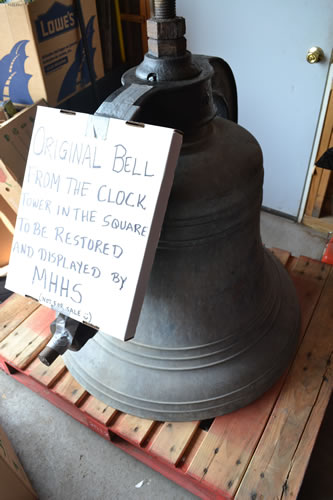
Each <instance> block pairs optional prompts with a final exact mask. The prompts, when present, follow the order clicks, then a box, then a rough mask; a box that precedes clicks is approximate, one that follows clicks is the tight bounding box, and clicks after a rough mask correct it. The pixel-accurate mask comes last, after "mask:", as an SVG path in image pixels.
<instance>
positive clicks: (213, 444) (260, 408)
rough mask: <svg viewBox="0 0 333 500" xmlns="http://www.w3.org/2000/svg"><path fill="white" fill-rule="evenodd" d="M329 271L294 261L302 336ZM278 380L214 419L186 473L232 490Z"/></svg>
mask: <svg viewBox="0 0 333 500" xmlns="http://www.w3.org/2000/svg"><path fill="white" fill-rule="evenodd" d="M329 271H330V266H326V265H322V264H321V263H320V262H317V261H312V260H311V259H307V258H304V257H301V258H300V259H297V260H295V261H294V267H293V271H292V278H293V280H294V283H295V286H296V289H297V293H298V297H299V300H300V305H301V310H302V324H301V335H300V338H301V339H302V337H303V336H304V334H305V331H306V329H307V327H308V324H309V321H310V319H311V317H312V314H313V311H314V310H315V307H316V304H317V303H318V300H319V297H320V294H321V292H322V289H323V286H324V283H325V281H326V278H327V276H328V274H329ZM281 384H282V379H281V380H280V381H279V382H278V383H277V384H276V385H275V386H274V387H273V388H272V389H271V390H270V391H268V392H267V393H266V394H265V395H264V396H263V397H262V398H260V399H259V400H258V401H256V402H255V403H253V404H252V405H250V406H248V407H246V408H243V409H241V410H239V411H238V412H234V413H232V414H230V415H224V416H223V417H219V418H217V419H215V420H214V422H213V425H212V426H211V428H210V429H209V431H208V434H207V436H206V438H205V439H204V441H203V444H202V446H201V448H199V450H198V452H197V455H196V456H195V457H194V459H193V461H192V463H191V464H190V467H189V469H188V473H189V474H190V475H191V476H193V477H195V478H196V479H198V480H200V481H204V482H206V483H207V484H209V486H210V487H213V488H214V489H216V490H218V489H220V490H222V491H224V492H226V493H228V494H230V495H233V494H235V493H236V490H237V488H238V486H239V483H240V481H241V479H242V477H243V474H244V473H245V470H246V467H247V465H248V463H249V461H250V459H251V456H252V454H253V452H254V450H255V447H256V445H257V443H258V441H259V439H260V436H261V434H262V432H263V430H264V427H265V424H266V422H267V420H268V418H269V415H270V412H271V410H272V408H273V405H274V402H275V401H276V399H277V397H278V394H279V391H280V389H281ZM249 429H250V432H249ZM216 450H218V451H216Z"/></svg>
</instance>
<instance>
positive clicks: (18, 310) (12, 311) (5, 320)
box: [0, 294, 39, 342]
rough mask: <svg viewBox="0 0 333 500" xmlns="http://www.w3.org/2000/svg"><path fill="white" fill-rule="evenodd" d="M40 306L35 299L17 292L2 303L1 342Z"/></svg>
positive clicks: (0, 312) (0, 313) (0, 318)
mask: <svg viewBox="0 0 333 500" xmlns="http://www.w3.org/2000/svg"><path fill="white" fill-rule="evenodd" d="M38 307H39V303H38V302H36V301H35V300H33V299H28V298H26V297H22V296H21V295H16V294H13V295H11V296H10V297H9V298H8V299H7V300H6V301H5V302H3V303H2V304H1V305H0V342H1V341H2V340H3V339H4V338H6V337H7V335H9V334H10V333H11V332H12V331H13V330H14V329H15V328H16V327H17V326H18V325H19V324H20V323H22V321H24V320H25V319H26V318H27V317H28V316H29V315H30V314H31V313H32V312H33V311H35V310H36V309H38Z"/></svg>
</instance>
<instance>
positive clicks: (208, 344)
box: [64, 58, 299, 421]
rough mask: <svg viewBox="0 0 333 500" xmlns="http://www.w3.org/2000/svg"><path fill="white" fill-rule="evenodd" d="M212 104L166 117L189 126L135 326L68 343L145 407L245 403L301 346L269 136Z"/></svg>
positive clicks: (165, 416)
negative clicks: (270, 171) (190, 114)
mask: <svg viewBox="0 0 333 500" xmlns="http://www.w3.org/2000/svg"><path fill="white" fill-rule="evenodd" d="M198 64H199V66H200V65H201V66H202V69H201V72H200V75H201V76H199V77H198V76H194V77H191V78H192V80H193V86H194V87H195V85H197V87H198V88H200V93H201V95H203V94H204V93H205V90H204V91H203V90H202V89H205V88H206V87H207V88H208V90H209V85H210V81H211V76H209V75H211V72H212V68H211V66H209V64H208V63H207V61H206V62H203V59H200V58H199V63H198ZM209 68H210V69H209ZM205 71H206V73H207V75H208V76H207V75H206V76H204V73H205ZM209 72H210V73H209ZM128 78H129V80H130V83H131V84H132V83H133V81H135V78H136V77H135V76H133V73H131V74H130V75H129V77H128ZM200 78H201V80H202V81H201V83H200V85H199V84H198V82H197V80H200ZM125 83H126V78H125ZM168 88H169V87H168V85H167V86H166V90H167V91H168ZM192 91H193V92H194V94H195V92H196V90H195V89H194V90H193V88H192ZM188 92H189V91H188ZM209 92H210V94H211V93H212V90H211V89H210V90H209ZM175 95H176V93H175ZM185 95H186V94H184V96H185ZM119 96H121V94H117V96H116V97H115V98H114V99H119ZM184 96H183V97H182V98H181V99H179V100H178V101H179V102H181V101H182V99H185V98H186V97H184ZM150 99H152V101H153V102H154V94H153V92H152V94H151V97H150ZM168 99H169V100H167V101H165V100H163V99H161V102H160V103H159V98H158V96H157V97H156V100H155V104H154V106H152V110H148V111H147V110H142V111H141V112H140V113H139V114H138V117H139V118H142V121H147V122H150V123H154V122H155V123H156V115H157V111H156V109H158V106H159V105H160V106H161V107H165V108H166V107H167V104H168V103H169V107H170V108H172V107H173V104H172V101H171V100H170V96H169V98H168ZM210 99H211V97H208V100H210ZM175 100H176V101H177V96H176V97H175ZM139 103H140V100H139ZM179 105H180V104H178V106H179ZM205 105H206V104H205ZM193 106H196V103H195V102H194V103H193ZM211 107H212V103H210V102H209V103H208V104H207V110H206V111H205V114H204V115H203V116H201V115H200V117H199V118H198V120H197V121H196V123H195V126H193V127H191V125H190V122H187V123H186V124H185V125H184V124H183V122H182V120H183V117H182V116H181V112H182V109H180V111H179V114H180V116H177V115H176V116H174V118H171V117H172V116H173V115H172V113H170V117H168V118H167V119H161V120H160V121H159V123H156V124H159V125H168V126H173V127H174V128H182V125H183V129H184V128H186V127H187V129H186V133H185V136H184V144H183V148H182V152H181V156H180V158H179V161H178V165H177V169H176V174H175V180H174V185H173V188H172V192H171V196H170V200H169V204H168V209H167V213H166V216H165V220H164V224H163V228H162V232H161V238H160V242H159V246H158V249H157V251H156V256H155V260H154V264H153V269H152V272H151V276H150V281H149V284H148V289H147V292H146V296H145V300H144V303H143V307H142V311H141V315H140V319H139V323H138V326H137V330H136V335H135V338H134V339H133V340H130V341H128V342H126V343H124V342H121V341H118V340H117V339H115V338H113V337H110V336H108V335H106V334H104V333H103V332H98V333H97V334H96V335H95V336H94V337H93V338H92V339H91V340H89V341H88V342H87V344H86V345H85V346H84V347H83V348H82V349H81V350H80V351H79V352H70V351H68V352H67V353H66V354H65V355H64V359H65V363H66V365H67V367H68V369H69V371H70V372H71V373H72V374H73V376H74V377H75V378H76V379H77V380H78V381H79V383H80V384H81V385H82V386H83V387H85V388H86V389H87V390H88V391H89V392H90V393H91V394H93V395H94V396H96V397H97V398H98V399H100V400H102V401H103V402H105V403H106V404H109V405H110V406H112V407H114V408H117V409H119V410H121V411H124V412H127V413H130V414H134V415H137V416H140V417H144V418H150V419H155V420H162V421H168V420H169V421H189V420H197V419H206V418H212V417H215V416H217V415H222V414H224V413H228V412H231V411H234V410H236V409H238V408H240V407H243V406H245V405H246V404H248V403H250V402H251V401H253V400H255V399H256V398H258V397H259V396H260V395H261V394H263V393H264V392H265V391H266V390H267V389H268V388H269V387H270V386H271V385H272V384H273V383H274V382H275V381H276V380H277V379H278V378H279V377H280V375H281V374H282V373H283V371H284V370H285V369H286V368H287V366H288V364H289V363H290V360H291V358H292V356H293V354H294V352H295V349H296V346H297V341H298V330H299V307H298V303H297V298H296V294H295V290H294V288H293V286H292V283H291V281H290V279H289V276H288V274H287V272H286V271H285V270H284V268H283V267H282V266H281V264H280V263H279V262H278V261H277V260H276V259H275V257H274V256H273V255H271V253H270V252H268V251H266V250H265V249H264V247H263V245H262V243H261V238H260V232H259V218H260V206H261V199H262V181H263V168H262V154H261V150H260V147H259V145H258V143H257V141H256V140H255V139H254V138H253V136H252V135H251V134H249V133H248V132H247V131H246V130H245V129H243V128H242V127H240V126H239V125H237V124H236V123H234V122H232V121H229V120H227V119H224V118H221V117H220V116H214V115H215V114H216V113H212V114H211V115H210V111H209V112H208V108H209V109H210V108H211ZM199 108H200V106H199ZM101 111H102V113H103V112H104V114H107V107H103V106H102V108H101ZM173 112H175V109H174V110H173ZM201 112H202V107H201V111H200V113H201ZM177 121H178V122H181V126H179V127H177ZM101 294H102V295H103V297H105V296H107V294H108V291H107V290H101ZM109 309H110V316H111V315H112V297H111V295H110V303H109Z"/></svg>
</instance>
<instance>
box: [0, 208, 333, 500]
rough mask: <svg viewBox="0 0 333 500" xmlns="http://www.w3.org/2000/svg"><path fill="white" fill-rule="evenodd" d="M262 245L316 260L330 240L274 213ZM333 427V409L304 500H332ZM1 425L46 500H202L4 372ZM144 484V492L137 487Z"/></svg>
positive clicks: (265, 221)
mask: <svg viewBox="0 0 333 500" xmlns="http://www.w3.org/2000/svg"><path fill="white" fill-rule="evenodd" d="M262 238H263V241H264V243H265V245H266V246H268V247H271V246H276V247H279V248H283V249H286V250H289V251H291V252H292V253H293V255H296V256H297V255H301V254H303V255H307V256H309V257H312V258H316V259H320V258H321V255H322V253H323V249H324V246H325V243H326V236H325V235H324V234H321V233H317V232H316V231H314V230H311V229H309V228H305V227H303V226H300V225H297V224H295V223H293V222H291V221H289V220H287V219H282V218H280V217H276V216H274V215H271V214H268V213H263V214H262ZM332 421H333V404H332V403H331V404H330V407H329V410H328V411H327V412H326V418H325V421H324V424H323V426H322V429H321V431H320V436H319V439H318V443H317V445H316V448H315V451H314V453H313V459H312V460H311V462H310V465H309V468H308V472H307V474H306V477H305V480H304V483H303V487H302V490H301V493H300V495H299V497H298V498H299V500H310V499H311V500H332V498H333V475H332V470H333V460H332V454H331V450H332V447H333V434H332V425H331V423H332ZM0 424H1V425H2V426H3V427H4V429H5V430H6V432H7V434H8V435H9V438H10V440H11V442H12V443H13V445H14V447H15V449H16V451H17V452H18V455H19V458H20V460H21V462H22V464H23V466H24V468H25V470H26V472H27V474H28V476H29V477H30V479H31V482H32V484H33V486H34V487H35V489H36V491H37V492H38V495H39V498H40V500H47V499H48V500H67V499H68V500H104V499H105V500H116V499H125V500H126V499H133V498H135V499H136V498H137V499H140V498H141V499H145V500H153V499H154V500H155V499H161V500H164V499H165V500H172V499H174V500H183V499H184V500H185V499H190V498H196V497H194V496H193V495H192V494H190V493H189V492H187V491H185V490H184V489H182V488H180V487H179V486H177V485H175V484H174V483H172V482H170V481H168V480H167V479H165V478H164V477H163V476H161V475H160V474H158V473H156V472H154V471H152V470H151V469H149V468H148V467H146V466H145V465H143V464H141V463H140V462H138V461H136V460H135V459H133V458H132V457H129V456H127V455H126V454H125V453H123V452H122V451H121V450H118V449H117V448H116V447H114V446H112V445H111V444H110V443H108V442H107V441H105V440H103V439H102V438H101V437H99V436H98V435H97V434H95V433H94V432H92V431H90V430H89V429H87V428H85V427H84V426H82V425H81V424H79V423H78V422H76V421H75V420H73V419H72V418H71V417H69V416H67V415H66V414H64V413H63V412H62V411H61V410H58V409H57V408H55V407H54V406H52V405H51V404H50V403H48V402H47V401H45V400H44V399H42V398H41V397H39V396H37V395H36V394H34V393H33V392H31V391H30V390H29V389H27V388H26V387H24V386H22V385H21V384H19V383H18V382H16V381H15V380H13V379H11V378H10V377H9V376H7V375H5V374H4V373H3V372H0ZM142 481H143V485H142V486H141V487H136V486H137V485H139V484H140V483H141V482H142ZM3 500H6V499H3ZM265 500H271V499H265Z"/></svg>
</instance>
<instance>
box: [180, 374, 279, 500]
mask: <svg viewBox="0 0 333 500" xmlns="http://www.w3.org/2000/svg"><path fill="white" fill-rule="evenodd" d="M283 380H284V379H283V378H281V379H280V380H279V381H278V382H277V383H276V384H275V385H274V386H273V387H272V388H271V389H270V390H269V391H267V392H266V393H265V394H264V395H263V396H262V397H261V398H260V399H259V400H257V401H255V402H254V403H252V404H250V405H248V406H246V407H245V408H242V409H240V410H238V411H235V412H233V413H229V414H228V415H223V416H222V417H217V418H215V420H214V422H213V424H212V426H211V428H210V429H209V431H208V433H207V436H206V437H205V439H204V440H203V442H202V445H201V446H200V448H199V449H198V451H197V453H196V455H195V456H194V458H193V461H192V463H191V464H190V466H189V468H188V470H187V473H188V474H189V475H190V476H191V477H193V478H195V479H197V480H198V481H201V482H202V483H204V484H206V485H207V486H208V487H209V488H210V489H213V490H221V491H222V492H224V493H226V494H228V495H230V496H232V495H233V493H235V491H236V489H237V487H238V485H239V483H240V481H241V478H242V477H243V475H244V473H245V471H246V468H247V465H248V463H249V461H250V459H251V456H252V454H253V452H254V450H255V447H256V445H257V443H258V441H259V439H260V436H261V434H262V431H263V429H264V427H265V425H266V422H267V420H268V418H269V415H270V412H271V409H272V407H273V405H274V403H275V401H276V398H277V396H278V394H279V391H280V389H281V387H282V384H283Z"/></svg>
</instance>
